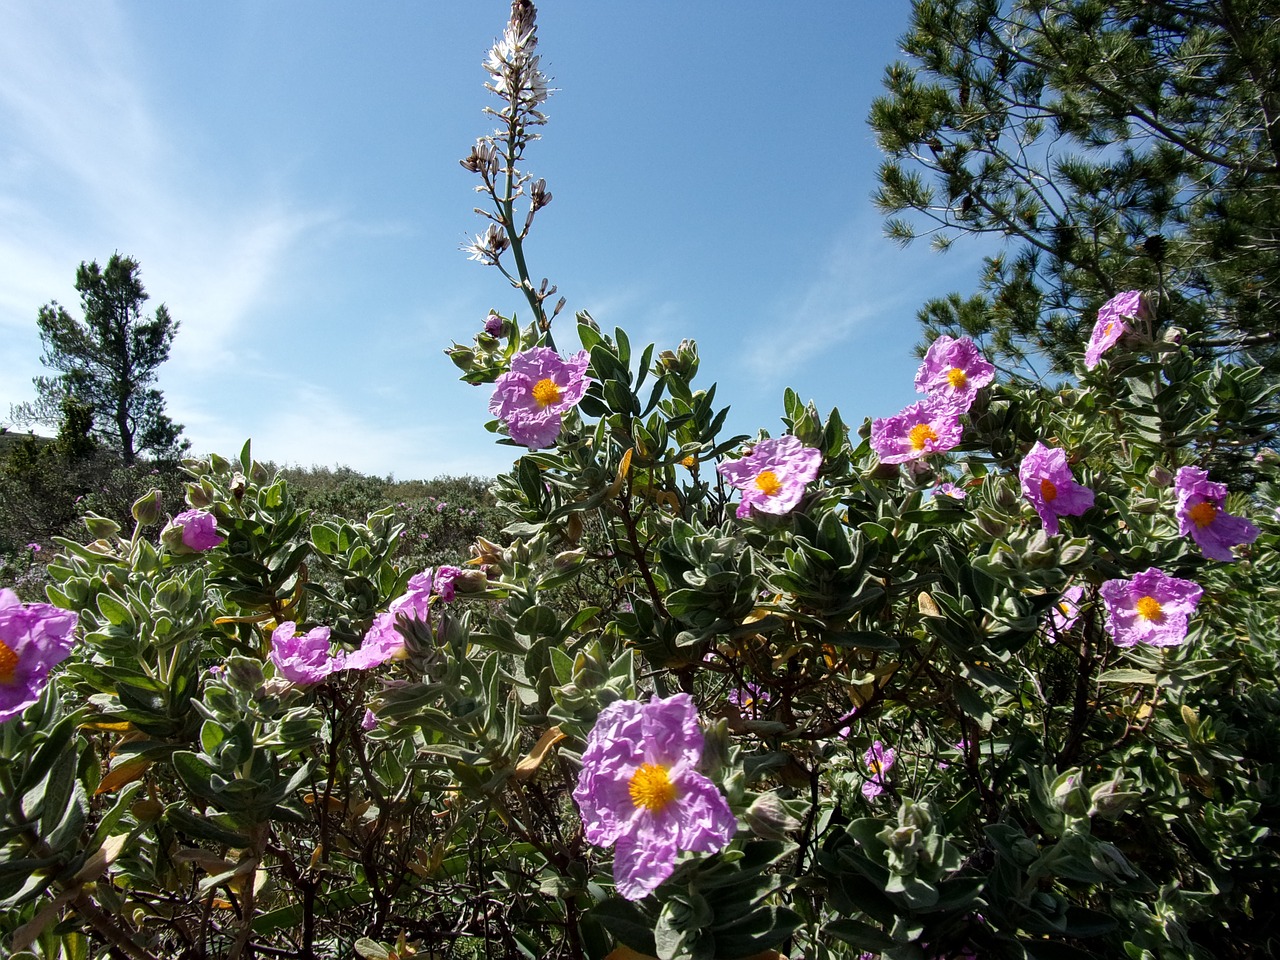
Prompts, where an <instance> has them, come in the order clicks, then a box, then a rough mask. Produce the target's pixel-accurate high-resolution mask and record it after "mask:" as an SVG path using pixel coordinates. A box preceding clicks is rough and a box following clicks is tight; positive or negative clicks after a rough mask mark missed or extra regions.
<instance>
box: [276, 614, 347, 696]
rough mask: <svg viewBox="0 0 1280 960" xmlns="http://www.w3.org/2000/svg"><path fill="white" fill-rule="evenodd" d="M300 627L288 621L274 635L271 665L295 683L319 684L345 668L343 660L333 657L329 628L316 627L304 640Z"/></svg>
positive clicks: (304, 635)
mask: <svg viewBox="0 0 1280 960" xmlns="http://www.w3.org/2000/svg"><path fill="white" fill-rule="evenodd" d="M297 631H298V625H297V624H296V623H294V622H293V621H292V620H287V621H285V622H284V623H282V624H280V626H278V627H276V628H275V630H273V631H272V632H271V662H272V663H274V664H275V665H276V672H277V673H279V674H280V676H282V677H284V678H285V679H286V680H288V681H290V682H291V683H301V684H309V683H319V682H320V681H321V680H323V679H324V678H325V677H327V676H329V674H331V673H333V672H334V671H335V670H341V669H342V668H343V658H342V657H334V656H331V655H330V653H329V628H328V627H315V628H314V629H312V630H310V631H308V632H307V633H305V634H303V635H302V636H298V635H297Z"/></svg>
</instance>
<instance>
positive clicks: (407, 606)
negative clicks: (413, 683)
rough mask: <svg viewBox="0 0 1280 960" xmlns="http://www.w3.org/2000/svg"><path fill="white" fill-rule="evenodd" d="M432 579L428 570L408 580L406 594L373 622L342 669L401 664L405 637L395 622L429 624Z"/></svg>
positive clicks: (362, 668) (394, 601)
mask: <svg viewBox="0 0 1280 960" xmlns="http://www.w3.org/2000/svg"><path fill="white" fill-rule="evenodd" d="M433 579H434V576H433V572H432V570H431V569H430V568H427V569H426V570H424V571H422V573H415V574H414V575H413V576H412V577H410V578H409V582H408V584H406V586H405V592H404V593H403V594H401V595H400V596H398V597H396V598H395V599H394V600H392V601H391V604H390V606H389V607H388V608H387V612H386V613H380V614H378V615H377V616H376V617H374V618H373V623H372V624H370V626H369V632H368V633H366V634H365V635H364V640H363V641H361V643H360V649H359V650H355V651H353V652H351V653H348V654H347V655H346V658H345V659H344V662H343V668H344V669H346V670H371V669H372V668H374V667H377V666H381V665H382V664H384V663H386V662H387V661H388V660H403V659H404V658H405V657H406V656H408V651H407V650H406V649H405V643H404V634H402V633H401V632H400V630H399V628H398V627H397V625H396V621H397V620H398V619H399V618H400V617H401V616H404V617H406V618H408V619H409V620H418V621H421V622H423V623H427V622H429V621H430V619H431V614H430V612H429V604H430V602H431V594H432V589H431V588H432V582H433Z"/></svg>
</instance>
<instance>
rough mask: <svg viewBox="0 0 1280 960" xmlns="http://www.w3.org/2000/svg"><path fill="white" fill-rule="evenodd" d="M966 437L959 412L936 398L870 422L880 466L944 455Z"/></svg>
mask: <svg viewBox="0 0 1280 960" xmlns="http://www.w3.org/2000/svg"><path fill="white" fill-rule="evenodd" d="M963 435H964V428H963V427H961V426H960V415H959V413H958V412H957V411H956V409H955V408H954V407H953V406H951V405H950V404H948V403H946V402H945V401H940V400H938V399H936V398H934V397H929V398H927V399H925V400H921V401H920V402H919V403H913V404H911V405H910V406H908V407H907V408H906V409H905V410H903V411H902V412H901V413H897V414H895V415H894V416H892V417H885V418H884V419H882V420H872V421H871V449H872V450H874V451H875V452H876V456H878V457H879V458H880V462H881V463H906V462H907V461H908V460H918V459H919V458H921V457H927V456H929V454H931V453H945V452H946V451H948V450H950V449H951V448H952V447H954V446H955V445H956V444H958V443H959V442H960V438H961V437H962V436H963Z"/></svg>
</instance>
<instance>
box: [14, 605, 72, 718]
mask: <svg viewBox="0 0 1280 960" xmlns="http://www.w3.org/2000/svg"><path fill="white" fill-rule="evenodd" d="M77 619H78V618H77V617H76V615H75V614H74V613H72V612H71V611H69V610H60V609H58V608H57V607H55V606H53V605H51V604H48V603H29V604H24V603H23V602H22V601H20V600H19V599H18V595H17V594H16V593H14V592H13V591H12V590H7V589H5V590H0V723H4V722H5V721H6V720H11V719H13V718H14V717H16V716H17V715H18V714H20V713H22V711H23V710H25V709H26V708H27V707H29V706H31V704H33V703H35V702H36V701H37V700H39V699H40V694H41V692H42V691H43V690H44V688H45V685H46V684H47V683H48V681H49V671H50V670H52V669H53V668H54V666H56V665H57V664H59V663H61V662H62V661H63V660H65V659H66V658H67V655H68V654H69V653H70V652H71V647H72V645H73V644H74V643H75V636H74V634H75V629H76V622H77Z"/></svg>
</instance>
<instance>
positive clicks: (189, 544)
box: [166, 510, 226, 553]
mask: <svg viewBox="0 0 1280 960" xmlns="http://www.w3.org/2000/svg"><path fill="white" fill-rule="evenodd" d="M169 528H170V529H171V530H181V531H182V534H181V543H182V546H184V547H186V548H187V549H188V550H192V551H194V552H196V553H199V552H200V551H202V550H208V549H210V548H212V547H216V546H217V545H218V544H220V543H222V542H223V541H224V540H226V537H223V536H220V535H219V534H218V521H217V520H216V519H215V518H214V516H213V514H212V513H210V512H209V511H208V510H186V511H184V512H182V513H180V514H178V515H177V516H176V517H174V518H173V519H172V520H171V521H169ZM173 539H174V538H173V537H172V535H171V536H170V540H167V541H166V543H170V545H171V546H173V545H174V544H173V543H172V541H173Z"/></svg>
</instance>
